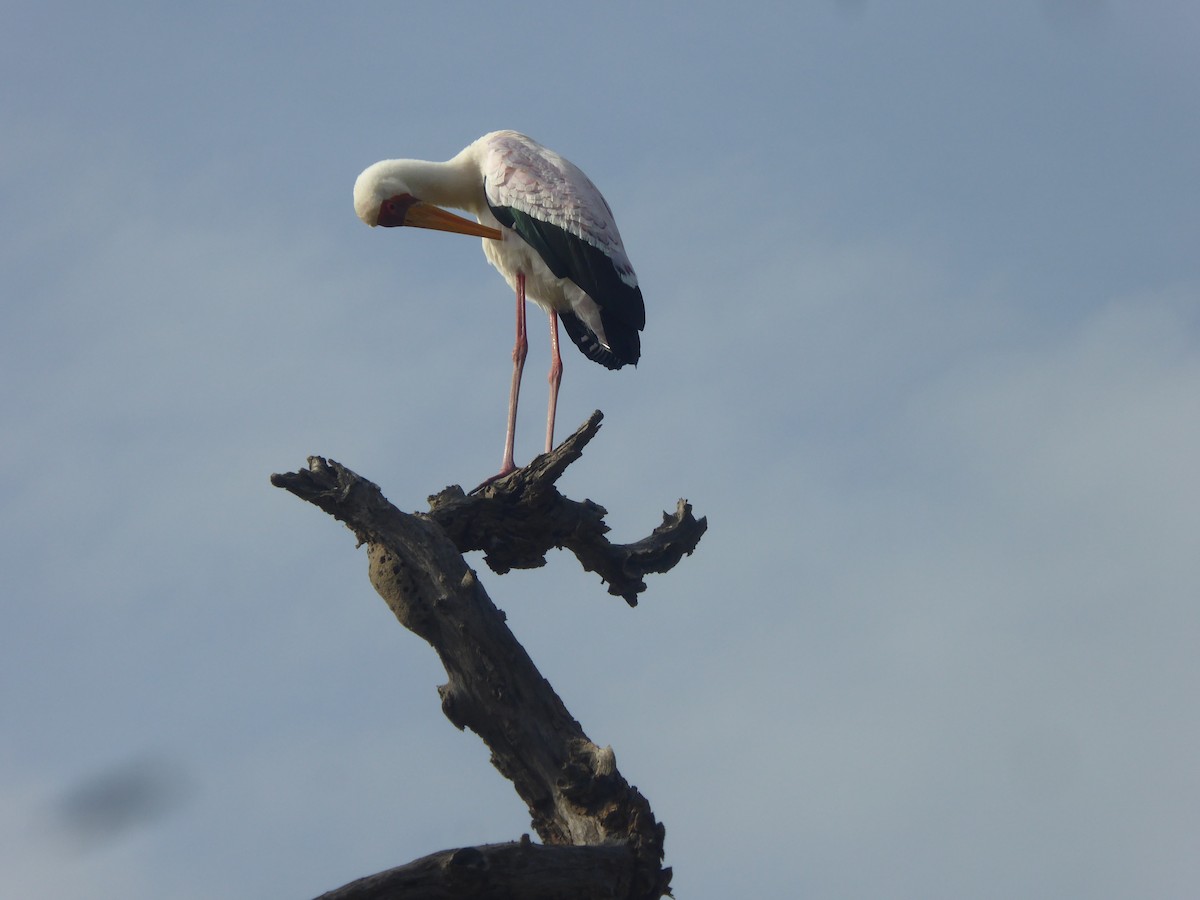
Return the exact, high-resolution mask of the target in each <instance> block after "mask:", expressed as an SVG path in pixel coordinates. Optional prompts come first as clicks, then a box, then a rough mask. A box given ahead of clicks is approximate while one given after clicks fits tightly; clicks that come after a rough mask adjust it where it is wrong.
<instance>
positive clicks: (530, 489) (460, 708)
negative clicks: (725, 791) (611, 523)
mask: <svg viewBox="0 0 1200 900" xmlns="http://www.w3.org/2000/svg"><path fill="white" fill-rule="evenodd" d="M601 418H602V417H601V414H600V413H599V412H598V411H597V412H595V413H593V414H592V416H591V417H590V418H589V419H588V421H587V422H586V423H585V424H584V425H583V426H582V427H581V428H580V429H579V430H578V431H577V432H575V434H574V435H572V436H571V437H570V438H568V439H567V440H566V441H564V442H563V444H561V445H560V446H559V447H558V448H556V449H555V450H554V451H553V452H552V453H548V454H544V455H543V456H539V457H537V458H536V459H535V460H534V461H533V462H532V463H531V464H530V465H528V466H526V467H525V468H523V469H518V470H517V471H516V472H513V473H511V474H510V475H508V476H506V477H504V478H502V479H498V480H496V481H493V482H490V483H485V484H484V485H481V486H480V487H479V488H477V489H476V490H475V491H473V492H471V494H470V495H467V494H465V493H464V492H463V491H462V489H461V488H457V487H455V488H447V489H446V490H444V491H442V492H441V493H440V494H438V495H437V496H435V497H431V498H430V507H431V508H430V512H428V513H424V514H408V513H404V512H401V511H400V510H398V509H396V508H395V507H394V506H392V505H391V503H389V502H388V501H387V500H386V499H385V498H384V496H383V494H382V493H381V492H380V490H379V488H378V487H377V486H376V485H374V484H372V483H371V482H369V481H367V480H366V479H364V478H362V477H360V476H358V475H356V474H355V473H354V472H351V471H350V470H349V469H346V468H345V467H344V466H341V465H339V464H338V463H336V462H333V461H326V460H324V459H321V458H320V457H310V458H309V467H308V469H307V470H301V471H299V472H295V473H290V474H286V475H273V476H272V478H271V481H272V483H273V484H275V485H276V486H278V487H283V488H286V489H287V490H289V491H291V492H292V493H293V494H296V495H297V496H298V497H301V498H302V499H305V500H308V501H309V502H311V503H314V504H315V505H317V506H319V507H320V508H321V509H323V510H325V511H326V512H327V513H329V514H330V515H332V516H334V517H335V518H337V519H339V520H340V521H342V522H344V523H345V524H346V525H347V527H349V528H350V529H351V530H352V531H353V532H354V534H355V536H356V537H357V538H358V540H359V543H360V544H363V543H365V544H367V545H368V546H367V557H368V560H369V567H370V568H369V574H370V579H371V583H372V585H374V587H375V589H376V590H377V591H378V592H379V594H380V596H382V597H383V599H384V600H385V601H386V602H387V604H388V606H389V607H390V608H391V610H392V612H393V613H395V615H396V618H398V619H399V620H400V622H401V623H402V624H403V625H404V626H405V627H406V628H408V629H409V630H411V631H413V632H414V633H415V634H417V635H420V636H421V637H422V638H424V639H425V640H426V641H427V642H428V643H429V644H430V645H431V646H432V647H433V649H434V650H435V651H436V652H437V654H438V656H439V657H440V658H441V660H442V664H443V666H445V669H446V674H447V675H448V676H449V678H448V681H447V682H446V684H444V685H442V686H441V687H440V688H439V693H440V694H441V698H442V710H443V712H445V714H446V716H447V718H449V719H450V721H451V722H453V723H454V724H455V725H456V726H457V727H458V728H460V729H462V728H470V729H471V730H472V731H474V732H475V733H476V734H478V735H479V736H480V737H481V738H482V739H483V741H484V742H485V743H486V744H487V745H488V747H489V749H490V750H491V751H492V763H493V765H495V767H496V768H497V769H498V770H499V771H500V773H501V774H502V775H504V776H505V777H506V778H508V779H509V780H511V781H512V782H513V786H514V787H515V788H516V790H517V793H518V794H519V795H520V796H521V798H522V799H523V800H524V801H525V803H526V804H527V805H528V807H529V813H530V816H531V818H532V825H533V829H534V831H535V832H536V833H537V834H538V836H539V837H540V838H541V839H542V841H543V843H544V846H538V845H535V844H532V843H530V842H529V841H528V839H527V838H524V839H522V841H520V842H516V843H512V844H494V845H488V846H482V847H472V848H463V849H459V850H452V851H445V852H443V853H437V854H434V855H432V856H428V857H425V858H423V859H420V860H416V861H414V862H412V863H409V864H408V865H406V866H402V867H400V868H398V869H391V870H389V871H387V872H382V873H379V874H377V875H372V876H368V877H367V878H363V879H359V880H358V881H354V882H352V883H350V884H348V885H346V886H344V887H342V888H339V889H338V890H336V891H333V892H331V893H330V894H327V895H325V896H326V897H337V898H350V897H353V898H368V897H370V898H377V897H400V896H403V897H407V898H443V897H492V896H496V897H501V896H514V897H529V898H541V897H546V898H550V897H572V898H584V900H586V898H593V897H595V898H600V897H606V898H607V897H631V898H658V897H661V896H663V895H664V894H667V893H669V891H668V886H669V884H670V878H671V870H670V869H669V868H663V866H662V860H663V833H664V831H663V827H662V825H660V824H659V823H658V822H657V821H656V820H655V818H654V813H653V812H652V811H651V809H650V804H649V803H648V802H647V801H646V798H645V797H643V796H642V795H641V793H640V792H639V791H638V790H637V789H636V788H634V787H632V786H630V785H629V783H628V782H626V781H625V779H624V778H623V777H622V776H621V774H620V772H619V771H617V767H616V760H615V757H614V754H613V751H612V748H610V747H603V748H602V747H598V746H596V745H595V744H593V743H592V742H591V741H590V740H588V737H587V735H586V734H584V732H583V729H582V728H581V727H580V725H579V723H578V722H576V721H575V719H573V718H572V717H571V714H570V713H569V712H568V711H567V709H566V707H565V706H564V705H563V703H562V701H561V700H560V699H559V697H558V695H557V694H556V693H555V692H554V689H553V688H552V687H551V686H550V683H549V682H547V681H546V680H545V679H544V678H543V677H542V676H541V674H540V673H539V672H538V670H537V668H536V667H535V666H534V664H533V661H532V660H531V659H530V658H529V655H528V654H527V653H526V652H525V649H524V648H523V647H522V646H521V644H520V643H519V642H518V641H517V639H516V638H515V637H514V636H513V634H512V632H511V631H509V629H508V626H507V625H506V624H505V616H504V613H503V612H501V611H500V610H499V609H497V608H496V606H495V605H494V604H493V603H492V601H491V599H490V598H489V597H488V595H487V593H486V592H485V591H484V589H483V586H482V585H481V584H480V582H479V580H478V579H477V578H476V576H475V573H474V572H473V571H472V570H471V569H470V568H469V567H468V566H467V564H466V562H465V560H464V559H463V557H462V554H463V553H464V552H466V551H468V550H480V549H481V550H484V551H485V552H486V556H485V561H486V562H487V563H488V565H489V566H490V567H491V568H492V569H493V570H495V571H496V572H500V573H503V572H507V571H509V570H510V569H513V568H531V567H535V566H540V565H542V564H544V562H545V553H546V551H547V550H549V549H550V548H551V547H565V548H567V549H569V550H571V551H572V552H573V553H574V554H575V556H576V557H577V558H578V559H579V561H580V563H581V564H582V565H583V566H584V568H585V569H588V570H591V571H595V572H597V573H599V574H600V576H601V577H602V578H603V579H604V580H605V581H607V582H608V585H609V587H608V590H609V592H610V593H612V594H616V595H618V596H621V597H624V598H625V600H626V602H628V603H629V604H630V605H631V606H633V605H635V604H636V603H637V595H638V594H639V593H641V592H642V591H644V590H645V587H646V586H645V582H644V581H643V577H644V576H645V575H646V574H647V573H650V572H665V571H667V570H669V569H670V568H672V567H673V566H674V565H675V564H676V563H677V562H678V561H679V560H680V559H681V558H682V557H683V556H684V555H685V554H689V553H691V552H692V550H693V549H694V548H695V547H696V545H697V543H698V542H699V540H700V537H701V536H702V535H703V534H704V531H705V528H706V527H707V523H706V522H705V520H704V519H700V520H697V519H695V518H694V517H693V516H692V512H691V507H690V506H689V505H688V504H687V503H686V502H684V501H682V500H681V501H679V504H678V507H677V509H676V511H675V513H674V515H665V514H664V517H663V518H664V521H663V524H662V525H660V526H659V527H658V528H656V529H655V530H654V532H653V533H652V534H651V535H650V536H649V537H647V538H645V539H643V540H641V541H638V542H636V543H633V544H624V545H621V544H612V543H610V542H609V541H608V540H607V538H605V537H604V535H605V533H606V532H607V531H608V527H607V526H606V525H605V524H604V522H603V516H604V515H605V510H604V509H603V508H602V507H600V506H598V505H597V504H595V503H592V502H591V501H588V500H585V501H583V502H577V501H574V500H570V499H567V498H565V497H563V496H562V495H561V494H560V493H559V492H558V489H557V488H556V487H555V486H554V482H555V481H556V480H557V479H558V477H559V476H560V475H561V474H562V473H563V471H564V470H565V469H566V467H567V466H568V465H569V464H570V463H571V462H573V461H575V460H576V459H578V458H579V456H580V454H581V453H582V450H583V447H584V446H585V445H586V444H587V442H588V441H590V440H591V438H592V437H594V436H595V434H596V432H597V430H598V429H599V426H600V420H601Z"/></svg>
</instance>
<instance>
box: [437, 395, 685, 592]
mask: <svg viewBox="0 0 1200 900" xmlns="http://www.w3.org/2000/svg"><path fill="white" fill-rule="evenodd" d="M603 418H604V415H603V414H602V413H601V412H600V411H599V410H596V411H595V412H594V413H592V414H591V416H589V417H588V419H587V421H586V422H584V424H583V425H582V426H581V427H580V428H579V429H578V430H577V431H576V432H575V433H574V434H573V435H571V436H570V437H569V438H567V439H566V440H565V441H563V442H562V444H560V445H559V446H558V447H556V448H555V449H554V450H553V451H552V452H550V453H544V454H542V455H541V456H538V457H536V458H535V459H534V460H533V462H531V463H530V464H529V465H528V466H526V467H525V468H523V469H517V470H516V471H515V472H512V473H510V474H509V475H507V476H505V477H504V478H499V479H496V480H493V481H487V482H484V483H483V484H482V485H480V486H479V487H477V488H476V489H475V490H473V491H472V492H471V493H470V494H465V493H464V492H463V490H462V488H460V487H458V486H457V485H455V486H452V487H448V488H446V489H445V490H443V491H442V492H441V493H439V494H436V495H434V496H432V497H430V498H429V507H430V509H429V516H430V518H432V519H433V520H434V521H435V522H437V523H438V525H440V526H441V527H442V530H443V531H445V532H446V534H447V536H449V538H450V539H451V540H452V541H454V543H455V545H456V546H457V547H458V549H459V550H460V551H461V552H463V553H466V552H469V551H471V550H482V551H484V554H485V555H484V562H486V563H487V564H488V567H489V568H490V569H491V570H492V571H493V572H496V573H497V574H500V575H503V574H504V573H505V572H508V571H509V570H510V569H533V568H537V567H538V566H543V565H545V564H546V551H548V550H550V549H551V548H554V547H559V548H564V549H567V550H570V551H571V552H572V553H574V554H575V557H576V558H577V559H578V560H579V562H580V564H581V565H582V566H583V568H584V569H586V570H587V571H589V572H595V573H597V574H598V575H599V576H600V577H601V578H602V579H603V580H604V581H606V582H608V592H609V593H610V594H613V595H614V596H617V597H623V598H624V599H625V602H626V603H628V604H629V605H630V606H636V605H637V595H638V594H640V593H641V592H642V591H644V590H645V589H646V582H645V581H644V580H643V579H644V578H645V576H646V575H648V574H650V573H656V572H667V571H669V570H670V569H672V568H673V567H674V566H675V565H676V564H677V563H678V562H679V560H680V559H681V558H683V556H684V555H686V554H690V553H691V552H692V551H693V550H695V549H696V545H697V544H698V543H699V541H700V538H701V537H702V536H703V535H704V532H705V530H706V529H707V528H708V522H707V520H706V519H703V518H702V519H696V518H695V517H694V516H693V515H692V507H691V505H690V504H689V503H688V502H687V501H686V500H680V501H679V502H678V503H677V504H676V507H675V512H674V513H673V514H667V513H663V521H662V524H661V525H659V526H658V527H657V528H655V529H654V531H653V532H652V533H651V534H650V535H649V536H648V537H645V538H643V539H642V540H640V541H636V542H634V543H631V544H613V543H610V542H609V540H608V538H607V537H605V535H606V534H607V533H608V530H609V529H608V526H607V525H606V524H604V517H605V516H606V515H607V514H608V511H607V510H606V509H605V508H604V507H603V506H600V505H599V504H598V503H593V502H592V501H591V500H583V501H577V500H571V499H569V498H567V497H564V496H563V495H562V494H560V493H559V491H558V488H556V487H555V486H554V483H555V482H556V481H557V480H558V479H559V477H560V476H561V475H562V473H563V472H564V471H566V468H567V466H568V465H570V464H571V463H572V462H574V461H575V460H577V459H579V457H580V455H581V454H582V452H583V448H584V447H585V446H586V445H587V443H588V441H590V440H591V439H592V438H593V437H595V435H596V432H597V431H599V429H600V422H601V420H602V419H603Z"/></svg>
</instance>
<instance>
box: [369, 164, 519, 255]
mask: <svg viewBox="0 0 1200 900" xmlns="http://www.w3.org/2000/svg"><path fill="white" fill-rule="evenodd" d="M413 165H414V163H413V162H412V161H411V160H406V159H385V160H383V161H382V162H377V163H375V164H374V165H372V166H368V167H367V168H366V169H364V170H363V172H362V174H361V175H359V176H358V180H357V181H355V182H354V211H355V212H356V213H358V217H359V218H360V219H362V220H363V221H364V222H366V223H367V224H368V225H370V226H372V227H374V226H376V225H382V226H384V227H385V228H394V227H397V226H399V225H410V226H413V227H415V228H432V229H435V230H437V231H452V232H455V233H456V234H471V235H475V236H476V237H486V238H492V239H495V240H499V238H500V232H499V231H497V230H496V229H495V228H489V227H488V226H486V225H480V224H479V223H478V222H472V221H471V220H470V219H464V218H463V217H462V216H456V215H455V214H454V213H452V212H448V211H446V210H444V209H442V208H441V207H440V206H434V205H433V204H432V203H426V202H425V201H424V200H422V199H421V198H420V197H418V196H417V195H416V193H415V192H414V191H413V190H412V189H410V188H409V186H408V179H407V178H406V172H407V170H408V169H410V168H412V166H413Z"/></svg>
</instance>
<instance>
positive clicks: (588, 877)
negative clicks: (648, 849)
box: [317, 839, 633, 900]
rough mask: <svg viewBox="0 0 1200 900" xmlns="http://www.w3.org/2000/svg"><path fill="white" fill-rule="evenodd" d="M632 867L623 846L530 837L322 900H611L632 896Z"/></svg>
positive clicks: (448, 855) (458, 853)
mask: <svg viewBox="0 0 1200 900" xmlns="http://www.w3.org/2000/svg"><path fill="white" fill-rule="evenodd" d="M632 869H633V866H632V852H631V851H630V849H629V848H628V847H623V846H621V845H608V846H604V847H561V846H550V847H547V846H541V845H538V844H534V843H531V842H530V841H529V840H527V839H526V840H522V841H519V842H513V843H509V844H485V845H483V846H481V847H463V848H460V849H458V850H443V851H441V852H440V853H433V854H430V855H429V856H425V857H422V858H421V859H417V860H414V861H413V862H410V863H408V864H407V865H404V866H398V867H396V868H394V869H388V870H387V871H385V872H379V873H377V874H375V875H368V876H367V877H366V878H359V879H358V880H357V881H352V882H350V883H349V884H346V885H343V886H342V887H340V888H337V889H336V890H332V891H330V892H329V893H327V894H322V895H321V896H320V897H318V898H317V900H388V898H400V897H403V898H404V900H462V898H467V897H471V898H481V897H520V898H522V900H563V898H571V900H611V898H614V897H628V896H630V893H631V888H632V885H631V884H630V882H629V874H630V872H631V871H632ZM531 872H536V873H537V878H536V879H531V878H530V873H531Z"/></svg>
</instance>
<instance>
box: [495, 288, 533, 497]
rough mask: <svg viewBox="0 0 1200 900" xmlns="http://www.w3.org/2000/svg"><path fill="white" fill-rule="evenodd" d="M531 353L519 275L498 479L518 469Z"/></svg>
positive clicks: (523, 294)
mask: <svg viewBox="0 0 1200 900" xmlns="http://www.w3.org/2000/svg"><path fill="white" fill-rule="evenodd" d="M528 352H529V339H528V338H527V337H526V336H525V274H524V273H523V272H518V273H517V342H516V344H515V345H513V354H512V356H513V376H512V388H511V389H510V390H509V392H508V430H507V431H506V432H505V434H504V461H503V462H502V463H500V471H499V472H498V473H497V475H496V477H497V478H499V477H501V476H502V475H507V474H508V473H509V472H511V471H513V470H514V469H516V467H517V466H516V464H515V463H514V462H513V447H514V445H515V444H516V440H517V397H518V396H519V395H520V393H521V373H522V372H524V371H525V354H526V353H528Z"/></svg>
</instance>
